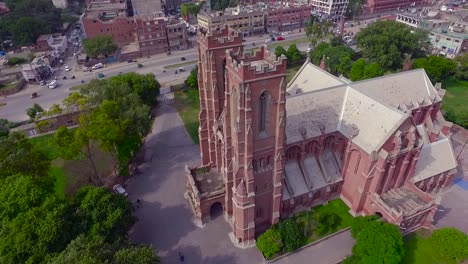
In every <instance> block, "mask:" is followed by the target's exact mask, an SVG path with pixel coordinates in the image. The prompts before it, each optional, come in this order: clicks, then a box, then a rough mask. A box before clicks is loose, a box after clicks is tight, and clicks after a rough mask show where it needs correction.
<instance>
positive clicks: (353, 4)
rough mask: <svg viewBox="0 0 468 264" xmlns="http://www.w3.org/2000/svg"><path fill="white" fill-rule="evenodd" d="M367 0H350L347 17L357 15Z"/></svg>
mask: <svg viewBox="0 0 468 264" xmlns="http://www.w3.org/2000/svg"><path fill="white" fill-rule="evenodd" d="M365 2H366V1H365V0H349V3H348V8H347V9H346V17H353V18H354V17H355V16H358V15H359V13H360V10H361V8H362V5H363V4H364V3H365Z"/></svg>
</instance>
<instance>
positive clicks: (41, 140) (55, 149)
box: [29, 134, 59, 160]
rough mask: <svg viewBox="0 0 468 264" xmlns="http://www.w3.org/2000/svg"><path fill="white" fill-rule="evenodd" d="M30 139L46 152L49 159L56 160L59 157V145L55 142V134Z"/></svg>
mask: <svg viewBox="0 0 468 264" xmlns="http://www.w3.org/2000/svg"><path fill="white" fill-rule="evenodd" d="M29 141H30V142H31V143H32V144H33V145H34V146H35V147H36V148H37V149H39V150H41V151H42V152H43V153H45V154H46V155H47V158H48V159H49V160H55V159H57V158H58V157H59V146H58V145H57V144H56V143H55V140H54V134H48V135H43V136H40V137H35V138H31V139H30V140H29Z"/></svg>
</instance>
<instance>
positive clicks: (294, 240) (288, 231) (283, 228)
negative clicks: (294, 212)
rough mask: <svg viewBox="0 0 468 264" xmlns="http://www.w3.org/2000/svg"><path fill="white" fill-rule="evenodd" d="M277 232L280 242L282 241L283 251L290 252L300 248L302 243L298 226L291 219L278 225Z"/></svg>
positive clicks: (302, 238) (302, 239)
mask: <svg viewBox="0 0 468 264" xmlns="http://www.w3.org/2000/svg"><path fill="white" fill-rule="evenodd" d="M279 232H280V234H281V241H283V246H284V250H286V251H288V252H292V251H294V250H296V249H298V248H300V247H301V246H302V245H303V243H304V237H303V236H302V233H301V231H300V230H299V226H298V225H297V223H296V221H294V220H293V219H287V220H285V221H283V222H280V223H279Z"/></svg>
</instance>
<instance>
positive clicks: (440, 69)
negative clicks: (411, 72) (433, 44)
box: [413, 56, 457, 82]
mask: <svg viewBox="0 0 468 264" xmlns="http://www.w3.org/2000/svg"><path fill="white" fill-rule="evenodd" d="M413 67H414V68H415V69H421V68H422V69H424V70H425V71H426V73H427V75H428V76H429V78H430V79H431V81H433V82H441V81H444V80H446V79H447V78H448V77H450V76H452V75H453V74H454V73H455V70H456V68H457V64H456V63H455V62H453V61H452V60H449V59H446V58H443V57H437V56H429V57H427V58H419V59H416V60H415V61H414V63H413Z"/></svg>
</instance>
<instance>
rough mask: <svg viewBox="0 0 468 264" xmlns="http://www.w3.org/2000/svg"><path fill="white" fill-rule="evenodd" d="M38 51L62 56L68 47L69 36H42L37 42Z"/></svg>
mask: <svg viewBox="0 0 468 264" xmlns="http://www.w3.org/2000/svg"><path fill="white" fill-rule="evenodd" d="M36 45H37V46H36V49H35V50H36V51H42V52H44V51H53V52H55V53H56V55H58V56H60V55H61V54H63V53H64V52H65V50H66V49H67V47H68V40H67V36H61V35H52V34H48V35H40V36H39V37H38V38H37V40H36Z"/></svg>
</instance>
